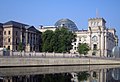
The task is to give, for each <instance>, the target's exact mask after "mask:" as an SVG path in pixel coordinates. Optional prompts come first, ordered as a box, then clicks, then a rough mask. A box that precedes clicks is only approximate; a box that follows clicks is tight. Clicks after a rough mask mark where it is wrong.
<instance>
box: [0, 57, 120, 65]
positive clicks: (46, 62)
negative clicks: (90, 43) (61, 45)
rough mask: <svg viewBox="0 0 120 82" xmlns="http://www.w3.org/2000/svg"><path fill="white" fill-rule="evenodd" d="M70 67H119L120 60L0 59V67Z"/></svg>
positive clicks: (88, 58) (89, 58) (90, 58)
mask: <svg viewBox="0 0 120 82" xmlns="http://www.w3.org/2000/svg"><path fill="white" fill-rule="evenodd" d="M70 65H71V66H72V65H120V59H113V58H98V57H96V58H95V57H94V58H92V57H87V58H79V57H76V58H42V57H15V56H2V57H0V67H18V66H23V67H24V66H25V67H27V66H70Z"/></svg>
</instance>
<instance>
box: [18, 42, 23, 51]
mask: <svg viewBox="0 0 120 82" xmlns="http://www.w3.org/2000/svg"><path fill="white" fill-rule="evenodd" d="M22 50H23V45H22V42H20V43H19V45H18V51H21V52H22Z"/></svg>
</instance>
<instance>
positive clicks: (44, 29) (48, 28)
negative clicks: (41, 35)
mask: <svg viewBox="0 0 120 82" xmlns="http://www.w3.org/2000/svg"><path fill="white" fill-rule="evenodd" d="M56 28H57V27H56V26H42V25H41V26H40V28H39V29H38V30H39V31H40V32H45V31H46V30H52V31H55V30H56Z"/></svg>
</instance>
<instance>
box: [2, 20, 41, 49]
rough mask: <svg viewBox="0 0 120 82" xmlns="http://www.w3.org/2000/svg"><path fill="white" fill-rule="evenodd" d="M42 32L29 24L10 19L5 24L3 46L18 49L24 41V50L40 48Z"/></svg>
mask: <svg viewBox="0 0 120 82" xmlns="http://www.w3.org/2000/svg"><path fill="white" fill-rule="evenodd" d="M40 36H41V33H40V32H39V31H38V30H37V29H36V28H35V27H34V26H29V25H27V24H23V23H19V22H15V21H8V22H6V23H4V24H3V47H5V48H7V49H9V50H13V51H18V50H19V44H20V43H22V48H23V50H24V51H39V50H40Z"/></svg>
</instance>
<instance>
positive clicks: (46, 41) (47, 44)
mask: <svg viewBox="0 0 120 82" xmlns="http://www.w3.org/2000/svg"><path fill="white" fill-rule="evenodd" d="M53 36H54V32H53V31H52V30H47V31H45V32H44V33H43V34H42V51H43V52H53V42H52V38H53Z"/></svg>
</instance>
